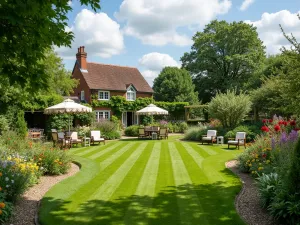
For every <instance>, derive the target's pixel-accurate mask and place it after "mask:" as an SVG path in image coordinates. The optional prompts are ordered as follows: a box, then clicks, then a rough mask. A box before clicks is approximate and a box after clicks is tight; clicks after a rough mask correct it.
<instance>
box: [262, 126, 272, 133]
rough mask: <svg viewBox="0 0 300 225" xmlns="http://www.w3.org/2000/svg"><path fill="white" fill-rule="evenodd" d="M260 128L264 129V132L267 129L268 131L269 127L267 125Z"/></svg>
mask: <svg viewBox="0 0 300 225" xmlns="http://www.w3.org/2000/svg"><path fill="white" fill-rule="evenodd" d="M261 130H262V131H264V132H269V131H270V130H269V127H267V126H263V127H262V128H261Z"/></svg>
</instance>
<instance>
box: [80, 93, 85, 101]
mask: <svg viewBox="0 0 300 225" xmlns="http://www.w3.org/2000/svg"><path fill="white" fill-rule="evenodd" d="M84 100H85V99H84V91H81V93H80V101H84Z"/></svg>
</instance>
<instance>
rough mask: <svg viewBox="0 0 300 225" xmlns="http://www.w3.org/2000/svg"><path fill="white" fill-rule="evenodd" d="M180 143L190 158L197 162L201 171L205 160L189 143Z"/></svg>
mask: <svg viewBox="0 0 300 225" xmlns="http://www.w3.org/2000/svg"><path fill="white" fill-rule="evenodd" d="M180 143H181V145H182V146H183V147H184V148H185V150H186V151H187V152H188V153H189V154H190V156H191V157H192V158H193V159H194V160H195V162H196V163H197V165H198V166H199V168H200V169H201V168H202V161H203V160H204V158H203V157H202V156H201V155H199V153H198V152H197V151H196V150H195V149H194V148H192V146H191V145H189V144H188V143H186V142H180Z"/></svg>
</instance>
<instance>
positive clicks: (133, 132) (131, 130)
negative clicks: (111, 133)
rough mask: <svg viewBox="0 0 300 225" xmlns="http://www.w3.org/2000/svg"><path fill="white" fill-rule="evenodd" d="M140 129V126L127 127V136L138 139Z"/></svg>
mask: <svg viewBox="0 0 300 225" xmlns="http://www.w3.org/2000/svg"><path fill="white" fill-rule="evenodd" d="M139 127H140V126H138V125H132V126H129V127H126V129H125V135H126V136H130V137H137V136H138V135H139Z"/></svg>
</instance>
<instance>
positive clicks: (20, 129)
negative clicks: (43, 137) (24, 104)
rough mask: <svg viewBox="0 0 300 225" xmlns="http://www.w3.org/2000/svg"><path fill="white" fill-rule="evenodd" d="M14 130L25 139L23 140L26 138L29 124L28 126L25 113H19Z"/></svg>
mask: <svg viewBox="0 0 300 225" xmlns="http://www.w3.org/2000/svg"><path fill="white" fill-rule="evenodd" d="M14 129H15V130H16V132H17V133H18V134H19V135H20V136H21V137H23V138H25V137H26V134H27V124H26V121H25V118H24V111H21V110H20V111H18V113H17V118H16V121H15V126H14Z"/></svg>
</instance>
